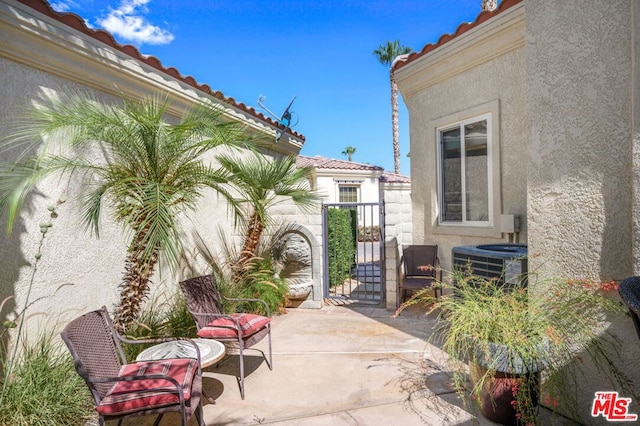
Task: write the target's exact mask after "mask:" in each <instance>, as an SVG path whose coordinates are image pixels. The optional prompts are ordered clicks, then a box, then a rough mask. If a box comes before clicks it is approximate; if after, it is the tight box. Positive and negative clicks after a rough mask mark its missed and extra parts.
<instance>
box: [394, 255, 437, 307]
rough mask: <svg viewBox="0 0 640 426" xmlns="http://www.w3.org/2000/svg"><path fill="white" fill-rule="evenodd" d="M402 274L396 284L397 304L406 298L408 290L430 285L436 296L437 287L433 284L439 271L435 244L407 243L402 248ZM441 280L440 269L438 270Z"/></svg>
mask: <svg viewBox="0 0 640 426" xmlns="http://www.w3.org/2000/svg"><path fill="white" fill-rule="evenodd" d="M401 263H402V272H403V276H402V278H401V280H400V284H399V285H398V293H400V294H399V295H398V305H400V304H401V303H402V302H404V301H405V300H406V297H407V293H408V292H414V291H417V290H422V289H423V288H428V287H432V288H433V291H434V296H435V297H436V299H437V298H438V287H437V286H435V285H434V284H436V280H437V274H438V271H439V269H440V268H439V266H440V265H439V260H438V246H437V245H409V246H405V247H403V249H402V258H401ZM440 279H441V280H442V271H440Z"/></svg>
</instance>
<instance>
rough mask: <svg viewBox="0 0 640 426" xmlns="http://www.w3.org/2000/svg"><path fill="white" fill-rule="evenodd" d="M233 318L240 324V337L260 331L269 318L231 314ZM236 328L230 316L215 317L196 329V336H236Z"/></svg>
mask: <svg viewBox="0 0 640 426" xmlns="http://www.w3.org/2000/svg"><path fill="white" fill-rule="evenodd" d="M231 316H232V317H233V318H235V319H237V320H238V323H239V324H240V333H242V337H249V336H251V335H252V334H254V333H256V332H258V331H260V330H261V329H262V328H264V326H265V325H267V324H269V322H270V321H271V318H269V317H263V316H262V315H254V314H232V315H231ZM237 336H238V329H237V327H236V324H235V322H233V320H231V318H216V319H215V320H213V321H211V322H210V323H209V324H207V325H206V326H205V327H202V328H201V329H200V330H199V331H198V337H203V338H205V339H219V338H226V337H237Z"/></svg>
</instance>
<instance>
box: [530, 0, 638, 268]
mask: <svg viewBox="0 0 640 426" xmlns="http://www.w3.org/2000/svg"><path fill="white" fill-rule="evenodd" d="M632 3H634V2H633V1H628V0H614V1H607V2H599V1H596V0H592V1H587V2H584V3H583V5H582V6H581V7H575V4H573V3H572V2H554V1H541V0H527V7H526V25H527V36H526V56H527V63H526V70H527V75H528V76H529V78H528V81H527V86H526V92H527V111H526V114H527V117H528V125H529V127H528V144H529V146H528V157H529V168H528V174H527V181H528V188H527V190H528V200H529V204H528V222H529V252H530V253H541V254H543V257H541V258H540V259H538V260H536V258H533V259H531V263H530V265H532V267H533V268H535V269H536V270H537V271H538V272H539V273H541V274H543V275H548V276H575V277H590V278H602V279H619V278H624V277H626V276H628V275H629V274H631V273H632V271H633V270H634V269H635V268H634V266H633V256H632V253H633V251H632V234H631V217H632V216H631V214H632V205H633V201H632V200H633V197H632V193H633V192H632V188H633V186H632V174H631V173H632V161H631V158H632V157H631V155H630V154H631V152H632V145H631V144H632V136H631V116H632V115H631V114H632V110H631V101H632V99H631V91H630V82H631V81H632V62H631V48H632V36H633V35H632V28H633V26H632V19H631V17H632V14H631V9H632ZM636 78H637V77H636Z"/></svg>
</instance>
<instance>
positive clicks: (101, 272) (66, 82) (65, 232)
mask: <svg viewBox="0 0 640 426" xmlns="http://www.w3.org/2000/svg"><path fill="white" fill-rule="evenodd" d="M71 88H75V89H80V90H82V91H86V92H91V93H93V94H94V95H95V96H96V97H97V98H99V99H101V100H103V101H115V100H117V99H118V96H117V94H118V93H119V92H121V93H123V94H124V95H125V96H132V97H134V98H135V97H139V96H148V95H152V94H155V93H159V92H162V93H165V94H167V95H168V96H169V98H170V100H171V105H172V108H171V110H170V114H173V116H167V119H168V120H170V121H172V120H178V117H179V115H180V113H181V112H182V111H184V110H185V109H187V108H189V107H190V106H191V105H193V103H194V102H198V101H200V100H202V99H203V98H208V99H212V98H211V97H209V96H208V95H206V94H204V93H203V92H199V91H198V90H195V89H194V88H193V87H190V86H188V85H186V84H184V83H183V82H180V81H178V80H176V79H174V78H173V77H171V76H169V75H167V74H165V73H162V72H159V71H158V70H157V69H154V68H153V67H150V66H147V65H145V64H142V63H139V62H136V61H135V60H134V59H132V58H131V57H130V56H127V55H126V54H124V53H122V52H119V51H117V50H116V49H113V48H112V47H111V46H108V45H106V44H103V43H101V42H99V41H97V40H95V39H92V38H90V37H87V36H86V35H85V34H83V33H81V32H79V31H76V30H74V29H73V28H71V27H68V26H66V25H64V24H62V23H60V22H57V21H55V20H53V19H51V18H49V17H46V16H43V15H41V14H39V13H38V12H35V11H33V10H32V9H30V8H29V7H27V6H25V5H23V4H21V3H17V2H14V1H11V0H2V1H0V129H6V128H7V127H10V126H9V124H10V123H11V122H12V121H13V118H14V117H15V114H16V113H17V111H19V109H20V108H22V107H24V106H26V105H28V104H29V103H30V102H31V100H32V99H33V98H35V97H37V96H38V95H40V94H42V93H44V92H48V93H55V92H59V91H66V90H68V89H71ZM214 101H215V100H214ZM225 111H226V114H227V116H228V117H229V118H230V119H235V120H239V121H242V122H243V123H245V124H246V125H247V127H248V128H249V129H253V130H252V131H254V130H261V131H266V132H272V133H274V129H273V128H271V127H269V125H266V124H264V123H262V122H260V120H257V119H256V118H255V117H252V116H248V115H246V114H244V113H243V112H242V111H240V110H238V109H235V108H233V107H230V106H227V107H226V110H225ZM274 134H275V133H274ZM2 136H5V134H4V133H3V132H2V130H0V137H2ZM294 139H295V138H294ZM302 143H303V141H302V140H299V139H298V140H292V139H291V138H290V137H289V136H287V137H286V138H283V139H281V141H280V142H279V143H278V144H277V149H278V150H279V152H275V151H269V150H266V151H265V153H266V154H267V155H272V156H274V155H282V154H288V153H297V152H298V151H299V149H300V147H301V146H302ZM274 149H275V148H274ZM283 150H284V151H283ZM15 154H16V153H6V152H5V153H3V154H2V155H3V158H2V160H9V161H10V160H12V158H15V157H14V156H15ZM209 158H210V159H212V158H213V153H212V154H210V157H209ZM82 195H83V193H82V185H81V184H80V182H79V181H77V180H76V181H72V182H68V181H67V180H60V179H57V178H50V179H47V180H45V181H43V182H42V184H40V185H38V187H37V189H36V191H34V193H33V195H31V196H30V197H29V198H28V199H27V200H26V203H25V209H24V210H23V211H22V212H21V214H20V217H19V218H18V220H17V223H16V226H15V228H14V232H13V234H12V235H11V236H10V237H8V236H6V234H5V233H4V232H1V233H0V300H3V299H4V298H6V297H13V299H11V301H10V302H9V304H8V305H5V308H4V310H3V312H2V314H3V315H6V313H7V312H9V311H10V310H11V309H13V308H15V309H17V310H21V309H22V308H23V307H24V306H25V304H26V303H30V304H31V305H30V306H29V309H28V316H29V319H28V320H27V321H26V322H25V325H26V329H25V331H26V332H27V335H28V336H29V337H30V338H31V337H35V335H36V334H37V331H38V330H45V329H46V330H52V329H53V330H56V329H59V328H60V327H61V326H62V325H63V324H64V323H66V322H67V321H68V320H69V319H70V318H72V317H75V316H77V315H78V314H79V313H82V312H85V311H87V310H90V309H96V308H99V307H100V306H101V305H106V306H107V307H109V308H111V307H113V306H114V304H115V303H116V302H117V300H118V285H119V283H120V282H121V277H122V273H123V270H124V259H125V255H126V243H127V242H128V240H127V235H126V234H124V233H123V230H122V227H121V226H120V225H116V224H115V223H114V222H113V221H112V220H111V218H110V217H109V215H108V214H105V215H104V216H103V218H102V221H101V226H100V238H99V239H98V238H95V237H91V236H90V234H89V233H88V232H86V231H85V230H84V229H83V226H82V222H81V220H80V209H79V205H80V200H81V197H82ZM61 197H62V198H64V199H65V200H66V201H65V203H64V204H61V205H59V206H58V209H57V211H58V217H57V218H56V219H55V220H53V227H52V228H51V229H50V230H49V232H48V233H47V235H46V239H45V241H44V244H43V247H42V250H41V253H42V258H41V259H40V261H39V263H38V269H37V271H36V273H35V275H33V285H30V283H31V281H32V272H33V270H34V269H33V267H32V266H33V265H34V254H35V253H36V251H37V246H38V243H39V241H40V228H39V223H41V222H45V221H48V219H49V211H48V209H47V207H48V206H49V205H52V204H55V203H56V200H58V199H59V198H61ZM272 213H273V215H274V217H275V218H276V219H282V220H286V221H290V222H297V223H299V224H300V225H301V226H303V227H305V232H304V235H305V236H307V237H308V239H309V242H310V245H311V248H312V255H313V257H314V260H317V262H316V264H315V265H314V284H316V285H315V286H314V293H313V295H312V298H313V302H312V303H311V302H310V303H309V304H308V305H313V306H309V307H319V306H320V305H321V301H322V291H321V277H320V271H321V270H322V268H321V256H320V253H321V239H319V238H318V239H317V240H316V239H315V238H314V235H320V228H321V220H320V214H319V209H318V213H317V214H315V215H306V214H302V212H300V211H299V210H298V209H297V208H295V207H294V206H293V205H292V204H291V203H289V202H287V203H283V204H280V205H278V207H277V209H274V211H273V212H272ZM181 220H182V224H183V225H184V230H185V235H186V238H187V240H189V239H190V238H191V233H192V231H193V230H197V231H198V232H199V233H200V234H201V235H202V236H203V239H204V240H205V242H206V243H207V245H209V247H210V248H211V249H212V251H214V253H215V252H220V249H219V248H220V246H221V245H220V244H219V237H218V228H219V227H220V228H222V229H224V230H225V232H227V233H228V234H229V235H234V233H235V230H234V228H233V226H232V224H233V222H232V220H231V217H230V216H229V211H228V209H227V207H226V205H225V204H224V203H221V202H220V198H219V197H218V196H217V195H216V194H215V193H214V192H213V191H208V192H205V196H204V197H203V198H202V199H201V200H200V202H199V205H198V210H197V211H196V212H194V213H189V214H188V215H186V216H185V217H183V218H182V219H181ZM5 223H6V221H5V218H2V226H3V231H4V224H5ZM235 238H236V240H237V239H238V237H235ZM186 247H187V250H188V254H190V255H194V254H195V250H194V249H193V247H195V245H194V244H192V243H189V242H188V243H187V245H186ZM200 265H201V266H204V265H202V264H200ZM202 271H203V272H204V270H202ZM188 273H189V272H186V271H178V272H177V273H176V274H173V275H172V274H170V273H169V271H168V270H167V268H166V266H165V265H160V267H159V268H157V271H156V273H155V275H154V277H153V280H152V299H151V300H153V298H154V297H157V299H156V300H159V301H160V302H162V301H163V300H167V299H163V297H164V298H169V297H170V295H171V294H173V292H175V291H177V286H176V283H177V282H178V280H180V279H184V278H186V276H185V274H188Z"/></svg>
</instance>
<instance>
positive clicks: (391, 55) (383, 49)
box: [373, 40, 411, 173]
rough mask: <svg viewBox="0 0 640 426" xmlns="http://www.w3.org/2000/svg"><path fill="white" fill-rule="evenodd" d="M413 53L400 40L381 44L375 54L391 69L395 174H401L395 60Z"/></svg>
mask: <svg viewBox="0 0 640 426" xmlns="http://www.w3.org/2000/svg"><path fill="white" fill-rule="evenodd" d="M410 52H411V48H410V47H406V46H401V45H400V41H399V40H395V41H393V42H391V41H387V42H386V43H385V44H381V45H380V47H378V48H377V49H376V50H374V51H373V54H374V55H376V56H377V57H378V60H379V61H380V63H381V64H382V65H386V66H388V67H389V79H390V81H391V127H392V128H393V167H394V171H395V173H400V136H399V133H400V132H399V130H398V86H397V85H396V79H395V76H394V75H393V68H391V65H392V64H393V60H394V59H395V58H396V57H398V56H399V55H405V54H407V53H410Z"/></svg>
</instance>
